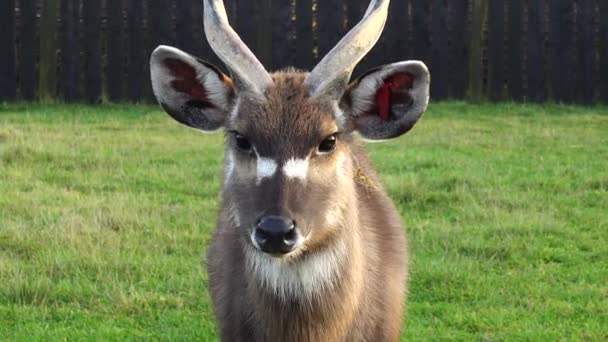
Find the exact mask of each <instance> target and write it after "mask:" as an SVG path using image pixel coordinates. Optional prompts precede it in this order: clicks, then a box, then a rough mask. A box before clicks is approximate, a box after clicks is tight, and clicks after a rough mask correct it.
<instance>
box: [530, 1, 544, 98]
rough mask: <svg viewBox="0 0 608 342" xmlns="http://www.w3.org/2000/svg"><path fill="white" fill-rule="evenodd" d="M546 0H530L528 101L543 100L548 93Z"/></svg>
mask: <svg viewBox="0 0 608 342" xmlns="http://www.w3.org/2000/svg"><path fill="white" fill-rule="evenodd" d="M545 5H546V2H545V0H537V1H530V2H528V51H527V52H528V59H527V67H526V73H527V76H528V86H527V88H526V92H527V96H526V97H527V99H528V101H535V102H542V101H544V100H545V98H546V95H545V92H546V89H547V87H546V80H547V78H546V76H545V57H544V51H545V48H544V46H545V40H544V34H543V27H544V25H545V19H544V18H545V15H544V13H545Z"/></svg>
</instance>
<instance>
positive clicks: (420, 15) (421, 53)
mask: <svg viewBox="0 0 608 342" xmlns="http://www.w3.org/2000/svg"><path fill="white" fill-rule="evenodd" d="M430 17H431V3H430V2H429V1H412V30H413V31H412V49H413V51H415V54H416V59H419V60H421V61H423V62H424V63H426V64H427V65H430V62H431V50H430V49H431V41H430V36H431V35H430V24H429V18H430Z"/></svg>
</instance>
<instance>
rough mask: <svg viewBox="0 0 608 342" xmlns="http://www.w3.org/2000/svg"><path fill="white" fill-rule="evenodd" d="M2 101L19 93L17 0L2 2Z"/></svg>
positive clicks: (0, 7)
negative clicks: (16, 32)
mask: <svg viewBox="0 0 608 342" xmlns="http://www.w3.org/2000/svg"><path fill="white" fill-rule="evenodd" d="M0 46H2V47H3V48H2V51H0V101H11V100H14V99H15V96H16V95H17V93H16V89H17V76H16V75H15V0H3V1H2V3H1V4H0Z"/></svg>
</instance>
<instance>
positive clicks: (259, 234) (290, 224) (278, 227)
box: [254, 215, 298, 254]
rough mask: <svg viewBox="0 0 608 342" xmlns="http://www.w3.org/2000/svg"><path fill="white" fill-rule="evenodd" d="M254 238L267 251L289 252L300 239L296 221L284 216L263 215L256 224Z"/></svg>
mask: <svg viewBox="0 0 608 342" xmlns="http://www.w3.org/2000/svg"><path fill="white" fill-rule="evenodd" d="M254 239H255V242H256V243H257V244H258V246H260V249H261V250H262V251H264V252H266V253H272V254H279V253H282V254H284V253H289V252H291V251H293V250H294V249H295V247H296V242H297V240H298V233H297V231H296V223H295V222H294V221H293V220H290V219H288V218H287V217H284V216H272V215H268V216H263V217H261V218H259V219H258V222H257V224H256V227H255V234H254Z"/></svg>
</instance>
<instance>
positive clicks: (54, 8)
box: [38, 0, 59, 100]
mask: <svg viewBox="0 0 608 342" xmlns="http://www.w3.org/2000/svg"><path fill="white" fill-rule="evenodd" d="M58 12H59V0H44V1H43V2H42V9H41V15H40V27H44V28H45V29H44V30H40V31H39V35H40V57H39V60H38V65H39V67H38V97H39V98H40V99H42V100H50V99H52V98H54V97H55V96H56V95H57V94H56V91H55V89H56V88H57V17H58V15H59V13H58Z"/></svg>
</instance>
